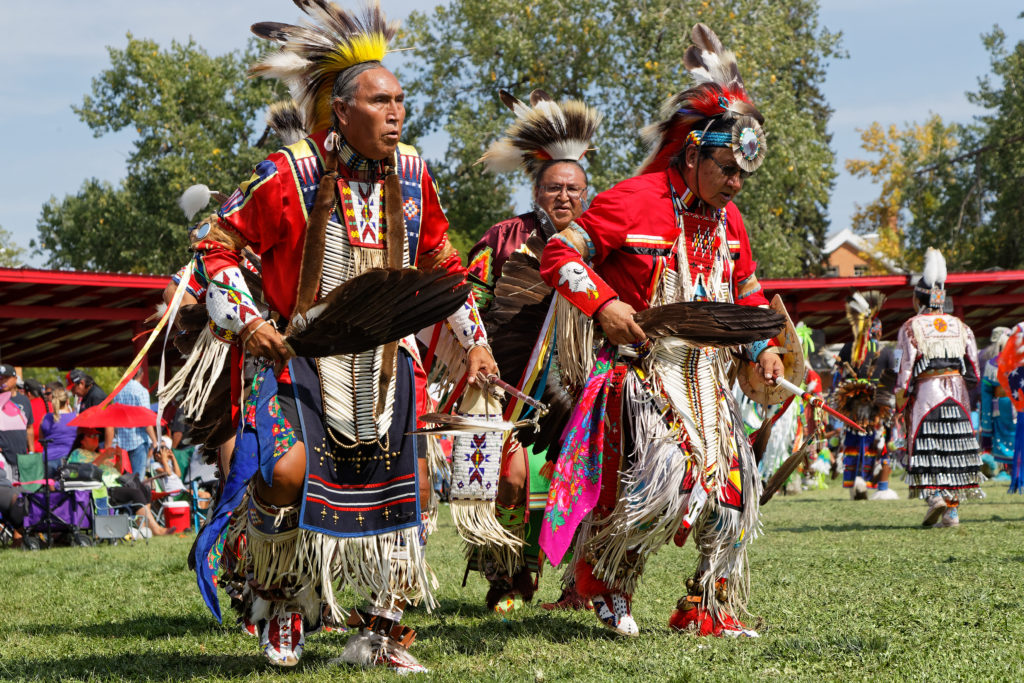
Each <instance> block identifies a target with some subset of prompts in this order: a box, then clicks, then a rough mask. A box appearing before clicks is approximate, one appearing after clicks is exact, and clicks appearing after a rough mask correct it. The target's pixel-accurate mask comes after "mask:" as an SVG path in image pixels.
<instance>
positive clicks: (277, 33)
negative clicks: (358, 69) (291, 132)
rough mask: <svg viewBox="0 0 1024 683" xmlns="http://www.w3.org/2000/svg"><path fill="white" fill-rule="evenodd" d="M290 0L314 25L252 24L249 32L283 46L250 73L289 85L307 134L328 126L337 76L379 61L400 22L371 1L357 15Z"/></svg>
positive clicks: (319, 1)
mask: <svg viewBox="0 0 1024 683" xmlns="http://www.w3.org/2000/svg"><path fill="white" fill-rule="evenodd" d="M292 1H293V2H294V3H295V5H296V6H297V7H298V8H299V9H301V10H302V11H303V12H304V13H305V14H306V15H307V16H309V17H310V19H311V20H312V21H310V22H305V23H303V25H302V26H293V25H291V24H282V23H278V22H271V21H264V22H260V23H258V24H253V25H252V32H253V33H255V34H256V35H257V36H259V37H260V38H265V39H267V40H272V41H274V42H276V43H278V44H279V45H280V46H281V47H280V49H279V50H277V51H276V52H271V53H270V54H268V55H267V56H266V57H265V58H264V59H263V60H262V61H260V62H257V63H256V64H254V65H252V67H250V69H249V71H250V73H252V74H253V75H255V76H263V77H264V78H276V79H278V80H280V81H282V82H283V83H284V84H285V85H287V86H288V89H289V91H290V92H291V95H292V98H294V99H295V102H296V103H297V104H298V107H299V111H300V112H301V113H302V117H303V119H304V123H305V125H306V129H307V130H309V131H318V130H322V129H324V128H327V127H329V126H330V125H331V91H332V90H333V88H334V81H335V80H336V79H337V78H338V74H340V73H341V72H342V71H344V70H345V69H348V68H349V67H352V66H355V65H356V64H362V63H363V62H379V61H380V60H382V59H383V58H384V55H386V54H387V52H388V43H389V42H390V41H391V40H392V39H393V38H394V37H395V34H396V33H397V31H398V22H389V21H388V20H387V19H386V18H385V17H384V13H383V12H381V9H380V2H379V1H378V0H373V1H372V2H369V3H368V4H367V5H366V6H365V7H364V8H363V11H362V15H361V16H356V15H354V14H353V13H350V12H347V11H345V10H343V9H341V8H340V7H338V6H337V5H335V4H334V3H333V2H329V1H328V0H292Z"/></svg>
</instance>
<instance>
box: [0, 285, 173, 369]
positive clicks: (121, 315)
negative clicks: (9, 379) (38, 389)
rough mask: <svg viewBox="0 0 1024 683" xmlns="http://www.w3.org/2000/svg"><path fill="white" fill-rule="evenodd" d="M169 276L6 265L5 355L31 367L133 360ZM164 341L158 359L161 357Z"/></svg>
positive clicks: (0, 314)
mask: <svg viewBox="0 0 1024 683" xmlns="http://www.w3.org/2000/svg"><path fill="white" fill-rule="evenodd" d="M168 280H169V277H168V276H166V275H135V274H130V273H93V272H80V271H73V270H42V269H37V268H0V359H2V361H3V362H4V363H10V364H12V365H24V366H29V367H38V366H57V367H72V366H76V365H78V366H87V367H104V366H118V365H128V363H130V362H131V360H132V358H134V357H135V354H136V353H137V351H136V350H135V349H136V348H137V347H136V345H135V344H133V342H132V338H133V337H134V336H135V335H137V334H140V333H142V332H143V331H144V327H143V321H144V320H145V319H146V318H147V317H149V316H150V315H152V313H153V311H154V307H155V306H156V305H157V304H158V303H160V302H161V301H162V293H163V290H164V287H165V286H166V285H167V282H168ZM143 341H144V340H143ZM158 347H159V345H158V344H154V345H153V349H151V351H150V353H149V357H150V360H151V361H157V362H158V361H159V357H160V356H159V354H160V351H159V348H158ZM139 348H141V347H139Z"/></svg>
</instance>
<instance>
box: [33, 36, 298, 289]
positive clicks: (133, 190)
mask: <svg viewBox="0 0 1024 683" xmlns="http://www.w3.org/2000/svg"><path fill="white" fill-rule="evenodd" d="M127 41H128V42H127V45H126V46H125V48H124V49H118V48H113V47H111V48H108V52H109V53H110V62H111V65H110V68H109V69H107V70H105V71H103V72H102V73H101V74H100V75H99V76H97V77H96V78H95V79H93V83H92V92H91V94H89V95H86V96H85V97H84V98H83V100H82V104H81V106H79V107H74V111H75V113H76V114H78V116H79V118H80V119H81V120H82V121H84V122H85V123H86V124H87V125H88V126H89V127H90V128H91V129H92V131H93V134H94V135H95V136H97V137H99V136H101V135H103V134H105V133H110V132H116V131H121V130H125V129H129V130H131V129H134V130H135V132H136V133H137V135H138V137H137V139H136V140H135V142H134V150H133V151H132V153H131V154H130V155H129V157H128V162H127V177H126V178H125V179H124V180H123V181H122V182H120V183H118V184H117V185H113V184H111V183H107V182H102V181H99V180H97V179H95V178H93V179H89V180H87V181H85V183H84V184H83V185H82V188H81V189H80V190H79V192H78V193H77V194H75V195H69V196H66V197H64V198H63V199H59V200H58V199H56V198H51V199H50V201H49V202H47V204H45V205H44V206H43V209H42V214H41V216H40V218H39V221H38V224H37V228H38V231H39V238H38V240H33V242H32V246H33V248H34V249H35V253H36V254H44V255H45V256H46V258H47V265H49V266H51V267H72V268H80V269H102V270H116V271H131V272H157V273H167V272H172V271H173V270H174V269H176V268H177V267H178V266H179V265H180V264H181V263H182V262H183V261H184V259H185V258H186V239H185V233H186V228H187V226H186V221H185V220H184V217H183V216H182V214H181V211H180V210H179V209H178V208H177V206H176V204H175V201H176V199H177V198H178V196H179V195H180V194H181V193H182V191H184V189H185V188H186V187H188V186H189V185H192V184H195V183H205V184H207V185H209V186H210V187H212V188H215V189H220V190H222V191H225V192H231V190H232V189H233V188H234V187H235V186H236V185H237V183H238V182H239V180H241V179H242V178H244V177H245V176H246V175H248V173H249V172H250V171H251V169H252V167H253V165H254V164H255V163H256V162H258V161H259V160H260V159H261V158H262V157H263V156H264V155H265V154H266V153H267V149H264V148H261V147H260V146H259V140H258V139H257V138H259V136H260V135H261V133H263V131H264V129H265V126H264V125H263V123H262V122H261V121H258V119H257V115H258V114H259V112H260V110H261V109H263V108H264V107H265V106H266V105H267V104H268V103H269V102H271V101H273V100H274V99H275V98H276V97H279V91H278V90H276V89H275V88H276V86H275V85H273V84H272V83H271V82H269V81H266V80H263V79H249V78H247V77H246V67H247V66H248V65H249V64H251V63H252V62H253V61H254V60H255V55H256V50H257V48H256V47H255V44H250V46H249V48H248V49H246V50H239V51H236V52H231V53H228V54H225V55H220V56H210V55H209V54H207V52H206V51H205V50H203V49H202V48H201V47H199V46H198V45H196V44H195V42H194V41H192V40H189V41H188V42H187V43H178V42H172V43H171V46H170V48H168V49H160V47H159V46H158V45H157V44H156V43H155V42H153V41H151V40H140V39H136V38H134V37H132V35H131V34H128V37H127Z"/></svg>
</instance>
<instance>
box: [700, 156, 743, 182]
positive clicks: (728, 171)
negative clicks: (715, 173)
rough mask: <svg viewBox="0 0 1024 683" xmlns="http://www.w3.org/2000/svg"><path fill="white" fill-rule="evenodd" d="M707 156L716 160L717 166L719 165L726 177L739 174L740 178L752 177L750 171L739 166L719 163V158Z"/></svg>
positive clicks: (733, 176)
mask: <svg viewBox="0 0 1024 683" xmlns="http://www.w3.org/2000/svg"><path fill="white" fill-rule="evenodd" d="M707 158H708V159H711V161H713V162H715V166H717V167H718V170H719V171H721V172H722V175H724V176H725V177H726V178H735V177H736V176H739V177H740V180H746V179H747V178H749V177H750V171H744V170H743V169H742V168H740V167H739V166H722V164H720V163H718V159H716V158H714V157H711V156H709V157H707Z"/></svg>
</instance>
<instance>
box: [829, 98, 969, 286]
mask: <svg viewBox="0 0 1024 683" xmlns="http://www.w3.org/2000/svg"><path fill="white" fill-rule="evenodd" d="M971 137H972V133H971V130H970V129H969V128H966V127H964V126H961V125H958V124H956V123H949V124H947V123H945V122H943V120H942V118H941V117H939V116H938V115H937V114H933V115H932V116H931V117H930V118H929V119H928V120H927V121H926V122H925V123H924V124H916V123H912V124H907V126H906V127H905V128H903V129H900V128H898V127H897V126H894V125H891V126H889V127H888V128H883V127H882V126H881V125H880V124H878V123H877V122H876V123H873V124H871V125H870V126H869V127H868V128H866V129H865V130H862V131H861V146H862V147H863V149H864V150H865V151H866V152H869V153H870V154H871V155H872V156H873V157H874V158H873V159H849V160H847V162H846V169H847V170H848V171H849V172H850V173H851V174H852V175H854V176H855V177H859V178H869V179H871V180H872V182H875V183H877V184H879V185H881V192H880V194H879V196H878V198H877V199H875V200H873V201H871V202H869V203H868V204H865V205H863V206H862V205H858V206H857V208H856V211H855V212H854V214H853V217H852V225H853V229H854V230H855V231H856V232H860V233H871V232H877V233H878V242H877V248H876V251H877V253H878V254H879V255H880V256H882V257H883V258H884V259H885V260H887V261H888V262H890V263H893V264H895V265H898V266H900V267H901V268H903V269H905V270H911V271H914V270H920V268H921V265H922V262H923V258H924V251H925V249H926V248H927V247H929V246H940V247H941V248H942V249H943V252H944V254H945V256H946V259H947V261H948V263H949V264H950V266H951V267H961V266H962V265H963V264H964V263H966V262H969V261H971V260H972V259H973V258H974V245H973V243H972V242H971V240H968V239H965V236H966V235H968V234H970V233H971V232H973V231H974V230H975V229H976V227H977V225H978V223H979V221H980V220H981V216H980V215H979V212H978V202H977V201H972V197H973V198H975V200H976V199H977V198H978V197H979V196H980V195H979V191H978V187H977V182H976V181H975V180H974V179H973V178H972V177H971V175H972V169H971V168H970V167H968V166H964V165H963V164H958V163H955V162H954V161H953V160H954V159H955V158H956V157H957V155H959V154H960V152H961V151H962V149H963V147H964V145H965V144H967V145H968V146H969V142H968V141H969V140H970V139H971ZM866 256H868V257H869V259H868V260H869V262H870V261H871V258H870V257H871V256H872V255H870V254H868V255H866ZM873 269H874V271H875V272H884V267H883V266H882V265H881V264H880V263H874V264H873Z"/></svg>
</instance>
